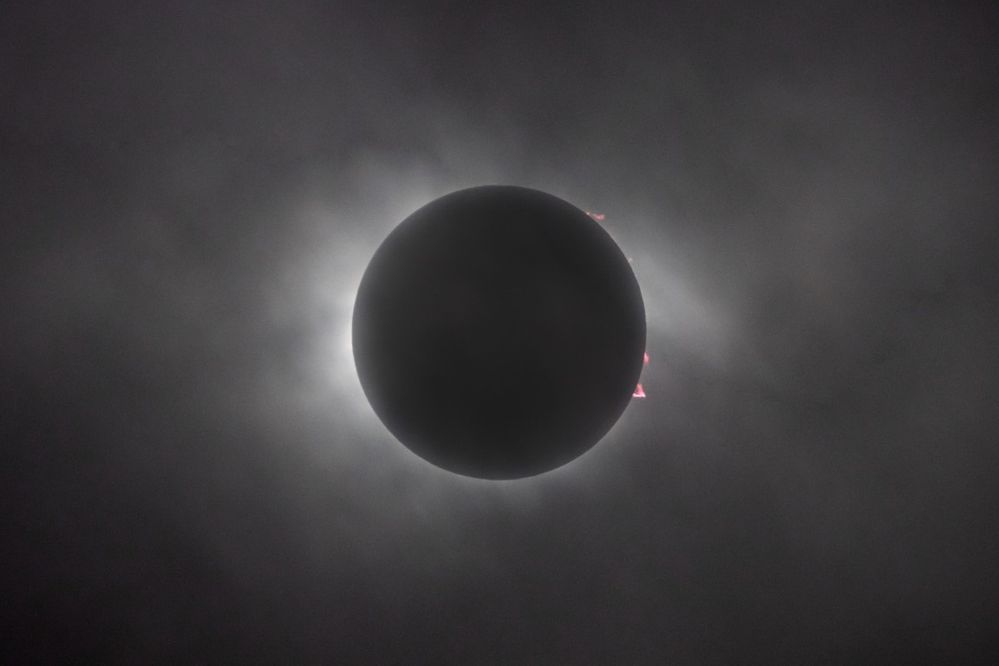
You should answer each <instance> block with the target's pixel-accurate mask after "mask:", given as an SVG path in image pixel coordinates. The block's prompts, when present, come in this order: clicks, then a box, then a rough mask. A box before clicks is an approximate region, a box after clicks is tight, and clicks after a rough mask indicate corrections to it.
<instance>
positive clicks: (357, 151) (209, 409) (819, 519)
mask: <svg viewBox="0 0 999 666" xmlns="http://www.w3.org/2000/svg"><path fill="white" fill-rule="evenodd" d="M990 5H991V9H988V8H987V7H989V6H990ZM997 14H999V12H997V9H996V6H995V4H994V3H959V2H952V3H942V2H941V3H913V2H904V3H903V2H899V3H870V2H856V3H850V2H790V1H789V2H722V1H714V2H711V1H702V2H685V3H667V2H663V3H656V4H655V5H652V4H651V3H650V5H649V6H645V7H642V6H639V5H629V4H627V3H591V2H576V3H565V5H564V6H561V7H558V6H555V5H544V4H543V3H542V4H534V3H511V2H507V3H502V4H501V5H498V6H490V5H489V4H486V3H474V4H473V3H467V4H462V3H448V2H419V3H416V2H414V3H395V4H391V3H385V2H379V1H369V2H349V3H348V2H340V3H325V2H244V3H229V2H220V1H206V0H197V1H193V0H177V1H173V2H169V3H164V2H151V1H148V0H133V1H131V2H121V3H118V4H113V3H102V2H89V3H66V2H54V1H49V2H45V1H40V0H39V1H35V2H25V3H6V4H5V5H4V9H3V12H2V17H0V100H2V104H0V155H2V161H0V220H2V242H0V303H2V304H3V311H2V316H0V391H2V395H0V436H2V449H0V450H2V458H0V470H2V471H0V474H2V476H3V478H2V486H0V487H2V491H0V492H2V495H0V499H2V508H0V524H2V525H3V540H2V557H0V561H2V578H0V581H2V590H0V626H2V627H3V628H4V629H3V641H2V643H3V648H2V649H3V651H5V652H9V653H11V654H12V655H15V656H17V657H18V658H19V659H18V662H23V661H26V660H27V658H29V657H30V658H33V659H37V660H40V661H48V660H59V659H66V660H69V659H72V660H74V661H76V662H77V663H82V662H85V661H87V660H98V659H99V660H100V661H103V662H108V663H124V662H130V663H185V662H213V663H223V662H230V663H232V662H244V663H245V662H260V663H320V662H327V663H365V662H366V663H379V664H389V663H426V664H442V663H453V664H506V663H517V664H520V663H533V664H556V663H592V664H624V663H636V664H646V663H648V664H662V663H676V664H717V663H765V664H774V663H890V662H907V663H913V662H923V661H926V662H935V663H943V662H947V661H950V662H964V663H974V662H982V663H987V662H992V663H994V662H995V660H996V659H997V658H999V641H997V640H996V638H995V637H994V635H993V634H995V633H996V632H997V630H999V627H997V624H999V622H997V620H996V618H997V617H999V615H997V610H999V608H997V600H999V578H997V573H996V566H995V563H996V562H999V530H997V529H996V516H997V515H999V482H997V477H996V472H997V471H999V451H997V433H999V410H997V408H996V400H997V398H996V396H997V394H999V373H997V372H996V368H997V366H999V363H997V361H999V344H997V342H999V340H997V335H996V332H997V330H999V303H997V300H996V294H997V292H999V279H997V275H999V271H997V270H996V266H995V263H994V262H995V254H994V252H993V249H994V247H995V246H996V245H997V240H999V239H997V229H999V225H997V213H999V188H997V186H996V183H997V182H999V173H997V172H999V169H997V160H996V157H995V156H996V154H997V151H999V122H997V117H999V94H997V93H999V46H997V44H999V42H997V38H996V34H997V31H999V21H997V18H999V16H997ZM485 183H507V184H517V185H525V186H529V187H535V188H539V189H543V190H546V191H549V192H551V193H553V194H556V195H558V196H561V197H563V198H565V199H567V200H569V201H572V202H574V203H575V204H577V205H578V206H580V207H582V208H585V209H588V210H596V211H600V212H603V213H606V215H607V219H606V222H605V226H606V228H607V229H608V231H609V232H610V233H611V234H612V235H613V236H614V237H615V239H616V240H617V241H618V243H619V244H620V245H621V246H622V248H623V249H624V250H625V252H626V253H627V254H629V255H630V256H632V257H633V258H634V265H635V267H636V273H637V275H638V278H639V281H640V283H641V286H642V290H643V293H644V297H645V301H646V308H647V314H648V326H649V343H648V347H649V353H650V355H651V357H652V362H651V364H650V365H649V366H648V368H647V369H646V372H645V375H644V384H645V387H646V390H647V392H648V396H649V397H648V398H647V399H646V400H644V401H634V402H633V403H632V405H631V406H630V407H629V408H628V410H627V411H626V412H625V414H624V416H623V417H622V419H621V420H620V421H619V423H618V424H617V425H616V426H615V428H614V429H613V430H612V431H611V433H610V434H609V435H608V437H607V438H606V439H605V440H604V441H603V442H602V443H601V444H600V445H599V446H597V447H596V448H594V449H593V450H592V451H590V452H589V453H588V454H587V455H585V456H583V457H582V458H580V459H578V460H576V461H575V462H573V463H571V464H569V465H567V466H565V467H563V468H561V469H559V470H556V471H554V472H551V473H548V474H545V475H542V476H539V477H534V478H531V479H527V480H521V481H510V482H490V481H480V480H475V479H469V478H464V477H460V476H455V475H452V474H450V473H448V472H444V471H441V470H438V469H436V468H434V467H433V466H431V465H429V464H427V463H425V462H423V461H422V460H420V459H419V458H416V457H415V456H414V455H413V454H411V453H409V452H408V451H407V450H406V449H405V448H404V447H402V446H401V445H400V444H398V443H397V442H395V441H394V440H393V439H392V438H391V436H390V435H389V434H388V433H387V432H386V431H385V429H384V428H383V427H382V425H381V424H380V423H379V422H378V420H377V419H376V417H375V416H374V415H373V413H372V412H371V410H370V407H369V406H368V404H367V402H366V401H365V399H364V397H363V395H362V394H361V392H360V387H359V384H358V382H357V379H356V375H355V374H354V368H353V361H352V358H351V353H350V349H349V336H348V330H349V324H350V311H351V307H352V302H353V296H354V290H355V289H356V285H357V283H358V281H359V279H360V276H361V272H362V271H363V269H364V267H365V265H366V262H367V259H368V258H369V257H370V256H371V254H372V252H373V251H374V249H375V248H376V247H377V245H378V243H379V242H380V241H381V239H382V238H384V236H385V235H386V234H387V233H388V232H389V230H391V229H392V228H393V226H394V225H395V224H397V223H398V222H399V221H400V220H402V219H403V218H404V217H405V216H406V215H408V214H409V213H410V212H411V211H412V210H414V209H415V208H417V207H418V206H420V205H422V204H424V203H426V202H428V201H430V200H431V199H433V198H435V197H437V196H440V195H442V194H445V193H447V192H449V191H452V190H454V189H458V188H461V187H466V186H472V185H479V184H485Z"/></svg>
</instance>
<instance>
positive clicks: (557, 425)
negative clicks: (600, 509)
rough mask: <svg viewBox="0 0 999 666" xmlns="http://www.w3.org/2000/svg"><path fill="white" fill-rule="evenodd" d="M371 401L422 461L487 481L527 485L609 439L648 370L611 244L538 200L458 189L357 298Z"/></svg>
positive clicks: (360, 349)
mask: <svg viewBox="0 0 999 666" xmlns="http://www.w3.org/2000/svg"><path fill="white" fill-rule="evenodd" d="M352 344H353V350H354V362H355V365H356V367H357V373H358V377H359V378H360V381H361V386H362V388H363V390H364V393H365V395H366V397H367V398H368V401H369V402H370V403H371V406H372V408H373V409H374V411H375V413H376V414H377V415H378V417H379V418H380V419H381V421H382V422H383V423H384V424H385V426H386V427H387V428H388V430H389V431H390V432H391V433H392V434H393V435H394V436H395V437H396V438H397V439H398V440H399V441H400V442H401V443H402V444H404V445H405V446H406V447H407V448H409V449H410V450H411V451H412V452H413V453H415V454H416V455H418V456H420V457H421V458H424V459H425V460H427V461H429V462H431V463H433V464H434V465H437V466H439V467H442V468H444V469H446V470H450V471H452V472H455V473H458V474H464V475H467V476H472V477H478V478H484V479H515V478H522V477H527V476H533V475H536V474H540V473H542V472H546V471H548V470H551V469H554V468H557V467H559V466H561V465H564V464H565V463H567V462H569V461H571V460H574V459H575V458H577V457H578V456H580V455H581V454H583V453H584V452H586V451H587V450H589V449H590V448H591V447H592V446H593V445H595V444H596V443H597V442H598V441H600V439H601V438H602V437H603V436H604V435H605V434H606V433H607V431H608V430H610V428H611V426H613V425H614V423H615V422H616V421H617V420H618V418H619V417H620V415H621V413H622V412H623V411H624V409H625V407H626V406H627V405H628V403H629V401H630V399H631V395H632V391H633V389H634V387H635V384H636V382H637V381H638V377H639V374H640V372H641V369H642V359H643V353H644V349H645V308H644V304H643V302H642V295H641V291H640V289H639V286H638V282H637V280H636V279H635V275H634V273H633V272H632V270H631V266H630V265H629V264H628V261H627V259H626V258H625V256H624V254H623V253H622V252H621V250H620V248H618V246H617V244H616V243H615V242H614V241H613V239H612V238H611V237H610V236H609V235H608V234H607V232H606V231H605V230H604V229H603V228H601V227H600V226H599V225H598V224H597V223H596V222H594V221H593V220H592V219H590V217H589V216H588V215H587V214H586V213H584V212H583V211H582V210H580V209H578V208H576V207H575V206H573V205H572V204H569V203H567V202H566V201H563V200H562V199H559V198H558V197H555V196H552V195H550V194H547V193H544V192H540V191H538V190H533V189H528V188H523V187H514V186H501V185H489V186H483V187H475V188H470V189H465V190H459V191H457V192H453V193H451V194H448V195H446V196H443V197H441V198H439V199H437V200H435V201H432V202H431V203H429V204H427V205H426V206H424V207H422V208H420V209H419V210H417V211H416V212H414V213H413V214H412V215H410V216H409V217H408V218H406V219H405V220H404V221H403V222H402V223H400V224H399V225H398V226H397V227H396V228H395V229H394V230H393V231H392V232H391V233H390V234H389V235H388V236H387V237H386V238H385V240H384V241H383V243H382V244H381V246H380V247H379V248H378V250H377V251H376V252H375V254H374V256H373V257H372V259H371V261H370V263H369V265H368V267H367V269H366V271H365V273H364V276H363V278H362V279H361V283H360V286H359V288H358V292H357V298H356V301H355V304H354V313H353V322H352Z"/></svg>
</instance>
